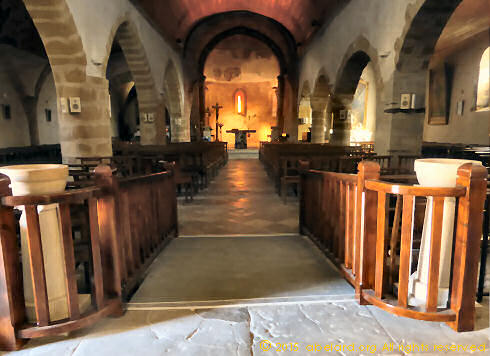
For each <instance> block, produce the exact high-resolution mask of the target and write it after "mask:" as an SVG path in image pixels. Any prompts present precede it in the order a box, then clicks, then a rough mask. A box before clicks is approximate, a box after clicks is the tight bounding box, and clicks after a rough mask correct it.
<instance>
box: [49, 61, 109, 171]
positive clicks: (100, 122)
mask: <svg viewBox="0 0 490 356" xmlns="http://www.w3.org/2000/svg"><path fill="white" fill-rule="evenodd" d="M53 73H54V75H55V81H56V89H57V93H58V113H59V115H58V117H59V130H60V142H61V152H62V155H63V162H65V163H72V162H76V161H77V160H76V158H77V157H106V156H112V135H111V120H110V116H109V85H108V84H109V82H108V81H107V79H105V78H98V77H90V76H85V73H84V72H83V70H82V69H81V68H80V69H76V68H73V70H72V71H67V70H66V69H65V70H63V71H60V70H57V68H53ZM77 78H79V79H78V80H75V79H77ZM71 97H78V98H80V104H81V112H80V113H70V112H69V110H68V112H62V109H61V107H60V99H61V98H65V99H69V98H71Z"/></svg>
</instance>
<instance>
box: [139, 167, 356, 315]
mask: <svg viewBox="0 0 490 356" xmlns="http://www.w3.org/2000/svg"><path fill="white" fill-rule="evenodd" d="M298 214H299V211H298V203H297V202H289V203H288V204H287V205H286V204H284V203H283V202H282V200H281V199H280V198H279V197H278V196H277V194H276V193H275V191H274V186H273V184H272V181H271V180H270V179H269V178H268V177H267V174H266V172H265V170H264V168H263V166H262V164H261V163H260V162H259V161H258V160H256V159H255V160H254V159H248V160H243V159H238V160H230V161H229V162H228V164H227V166H225V167H224V168H223V169H222V170H221V171H220V173H219V175H218V177H216V179H215V180H214V181H213V182H212V183H211V184H210V185H209V187H208V189H207V190H206V191H204V192H203V194H200V195H199V196H197V197H196V198H195V200H194V202H192V203H185V202H184V201H182V200H181V201H180V203H179V222H180V223H179V225H180V236H181V237H180V238H177V239H175V240H173V241H172V242H171V243H170V244H169V246H167V247H166V249H165V250H164V251H163V252H162V253H161V254H160V256H158V258H157V259H156V261H155V262H154V263H153V265H152V266H151V267H150V270H149V273H148V275H147V277H146V278H145V281H144V282H143V284H142V285H141V286H140V288H139V290H138V291H137V292H136V293H135V295H134V296H133V298H132V300H131V303H130V304H129V308H140V307H141V308H147V307H150V306H159V307H166V306H168V307H172V306H175V305H181V304H184V305H221V304H228V303H231V304H233V303H259V302H267V303H269V302H281V301H310V300H318V299H320V300H324V299H325V298H333V299H341V300H344V299H345V298H348V299H352V298H353V289H352V288H351V287H350V286H349V285H348V284H347V282H345V280H344V279H343V278H341V277H340V275H339V273H338V271H337V270H336V269H335V267H334V266H333V265H332V264H331V263H330V262H329V261H328V260H327V259H326V258H325V257H324V256H323V254H322V253H321V252H320V251H319V250H318V249H317V248H316V246H315V245H314V244H313V243H312V242H310V241H309V240H308V239H307V238H306V237H302V236H299V235H298Z"/></svg>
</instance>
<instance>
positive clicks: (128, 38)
mask: <svg viewBox="0 0 490 356" xmlns="http://www.w3.org/2000/svg"><path fill="white" fill-rule="evenodd" d="M114 41H117V42H118V43H119V45H120V46H121V49H122V51H123V54H124V57H125V59H126V62H127V64H128V67H129V70H130V72H131V76H132V78H133V81H134V83H135V86H136V91H137V93H138V108H139V115H140V131H141V144H142V145H158V144H160V145H161V144H165V143H166V135H165V113H164V112H163V109H162V105H161V102H160V100H159V97H158V95H157V91H156V86H155V82H154V80H153V76H152V73H151V68H150V64H149V62H148V59H147V56H146V52H145V49H144V47H143V44H142V42H141V40H140V37H139V35H138V32H137V29H136V27H135V26H134V25H133V23H132V22H130V21H129V20H123V21H122V23H121V24H120V25H119V27H118V28H117V30H116V31H115V34H114ZM108 60H109V56H107V62H108ZM107 62H106V69H107Z"/></svg>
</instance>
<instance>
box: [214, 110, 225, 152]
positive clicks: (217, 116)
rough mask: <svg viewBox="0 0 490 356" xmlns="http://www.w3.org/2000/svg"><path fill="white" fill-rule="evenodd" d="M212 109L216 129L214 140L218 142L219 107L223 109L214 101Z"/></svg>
mask: <svg viewBox="0 0 490 356" xmlns="http://www.w3.org/2000/svg"><path fill="white" fill-rule="evenodd" d="M213 109H214V110H216V131H215V132H216V142H218V141H219V137H218V132H219V131H218V127H219V122H218V120H219V109H223V107H222V106H220V105H219V104H218V103H216V105H215V106H213Z"/></svg>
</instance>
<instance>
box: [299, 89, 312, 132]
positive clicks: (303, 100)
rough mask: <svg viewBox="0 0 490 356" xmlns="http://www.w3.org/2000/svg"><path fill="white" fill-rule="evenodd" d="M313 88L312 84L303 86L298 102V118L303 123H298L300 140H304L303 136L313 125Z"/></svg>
mask: <svg viewBox="0 0 490 356" xmlns="http://www.w3.org/2000/svg"><path fill="white" fill-rule="evenodd" d="M310 99H311V88H310V82H309V81H307V80H306V81H305V82H304V83H303V85H302V86H301V90H300V95H299V100H298V117H299V118H300V119H302V120H303V121H302V123H301V124H300V123H298V127H299V130H298V139H299V140H301V139H302V137H301V136H302V134H303V133H305V132H308V128H309V127H310V124H311V104H310Z"/></svg>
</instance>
